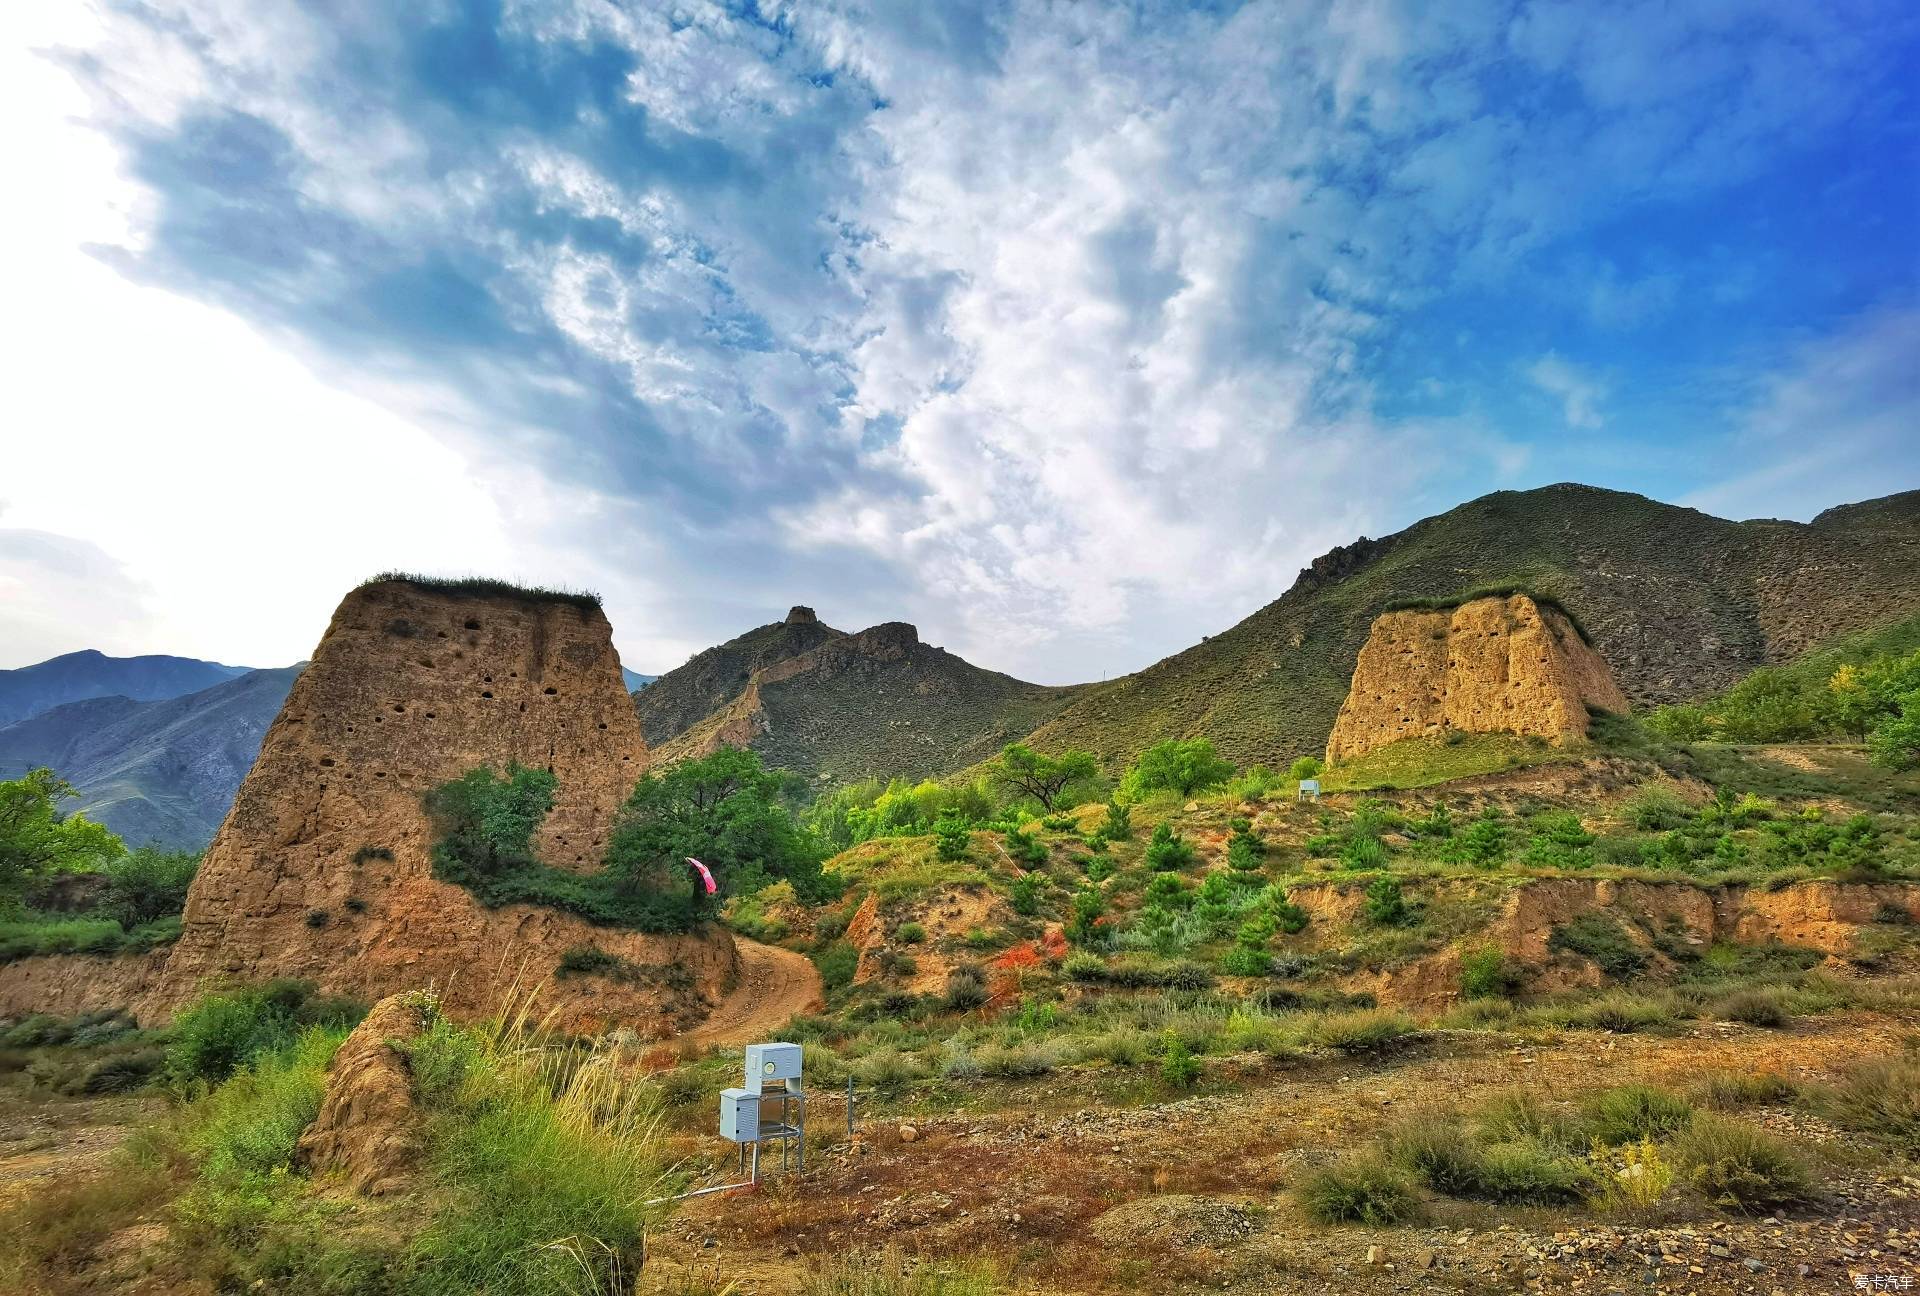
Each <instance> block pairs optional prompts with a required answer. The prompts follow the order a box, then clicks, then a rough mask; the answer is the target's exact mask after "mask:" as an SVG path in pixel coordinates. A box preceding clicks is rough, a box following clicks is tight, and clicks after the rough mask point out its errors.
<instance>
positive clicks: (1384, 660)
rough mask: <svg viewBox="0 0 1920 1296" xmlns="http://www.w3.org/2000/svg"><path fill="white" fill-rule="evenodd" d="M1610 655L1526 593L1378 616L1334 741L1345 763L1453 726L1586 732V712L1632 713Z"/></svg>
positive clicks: (1334, 757)
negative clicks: (1616, 679) (1449, 607)
mask: <svg viewBox="0 0 1920 1296" xmlns="http://www.w3.org/2000/svg"><path fill="white" fill-rule="evenodd" d="M1627 707H1628V703H1627V699H1626V696H1625V695H1624V694H1622V693H1621V691H1620V688H1619V686H1618V685H1617V684H1615V683H1614V680H1613V673H1612V671H1610V670H1609V669H1608V668H1607V663H1606V659H1605V658H1603V657H1601V656H1600V654H1599V653H1597V652H1595V651H1594V650H1593V649H1592V648H1589V647H1588V646H1587V644H1586V642H1585V641H1584V640H1583V639H1581V637H1580V634H1579V632H1578V631H1577V630H1576V629H1575V628H1574V626H1573V623H1572V622H1571V621H1570V620H1568V619H1567V616H1566V614H1565V613H1563V612H1561V611H1560V610H1559V609H1557V608H1553V607H1542V606H1541V605H1540V604H1538V603H1536V602H1534V600H1532V599H1531V598H1529V597H1527V596H1526V595H1525V594H1515V595H1512V596H1511V597H1508V598H1483V599H1474V600H1473V601H1472V602H1469V603H1463V604H1461V605H1460V606H1459V607H1457V608H1454V609H1452V610H1451V611H1446V610H1441V611H1409V612H1388V613H1385V614H1383V615H1381V616H1380V617H1378V618H1376V619H1375V621H1374V623H1373V629H1372V631H1371V633H1369V635H1368V636H1367V642H1366V644H1365V646H1364V647H1362V648H1361V649H1360V660H1359V662H1358V663H1357V664H1356V665H1355V667H1354V671H1353V682H1352V685H1351V686H1350V687H1349V689H1348V691H1347V700H1346V702H1345V703H1343V704H1342V705H1341V707H1340V715H1339V718H1338V719H1337V720H1335V722H1334V726H1333V733H1332V735H1331V736H1330V737H1329V738H1328V739H1327V760H1328V761H1329V762H1337V761H1341V760H1348V759H1351V758H1353V757H1355V756H1359V755H1361V754H1363V753H1365V752H1369V751H1372V750H1373V749H1375V748H1377V747H1384V746H1386V745H1387V744H1389V743H1394V742H1399V741H1401V740H1402V739H1405V738H1419V737H1426V736H1432V735H1436V734H1439V733H1442V732H1444V731H1445V730H1448V729H1454V730H1460V731H1462V732H1465V733H1513V734H1530V735H1537V736H1539V737H1542V738H1549V739H1552V740H1553V741H1555V742H1564V741H1567V740H1569V739H1576V738H1584V737H1586V734H1587V719H1588V714H1587V713H1588V709H1589V708H1592V709H1594V710H1598V711H1625V710H1627Z"/></svg>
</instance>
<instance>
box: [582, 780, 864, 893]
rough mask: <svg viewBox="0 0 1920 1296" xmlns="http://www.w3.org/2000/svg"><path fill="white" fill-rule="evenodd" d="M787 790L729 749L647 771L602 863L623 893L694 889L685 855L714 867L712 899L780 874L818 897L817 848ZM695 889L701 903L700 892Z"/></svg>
mask: <svg viewBox="0 0 1920 1296" xmlns="http://www.w3.org/2000/svg"><path fill="white" fill-rule="evenodd" d="M786 791H787V778H786V776H784V775H781V774H778V773H775V772H774V771H771V770H768V769H766V768H765V767H763V766H762V765H761V763H760V757H759V755H758V754H757V753H755V752H752V751H743V750H739V749H737V748H732V747H724V748H722V749H720V750H719V751H717V752H714V753H713V754H712V755H711V756H703V757H701V758H700V759H698V760H690V761H683V762H681V763H680V764H678V765H675V766H672V767H671V768H669V769H666V770H663V771H661V772H660V773H657V774H648V775H645V776H644V777H642V778H641V780H640V781H639V782H638V783H637V784H635V785H634V789H633V795H632V796H630V797H628V798H627V803H626V805H625V806H624V807H623V808H622V810H621V812H620V818H619V820H618V822H617V823H616V824H615V825H614V830H613V839H612V842H611V844H610V845H609V847H608V850H607V869H608V871H609V872H610V873H611V874H612V875H613V877H614V879H615V881H616V884H617V885H619V886H621V887H623V888H626V889H630V890H633V891H656V892H657V891H679V890H680V889H682V888H691V886H692V882H691V879H690V870H689V868H688V866H687V862H686V861H687V858H688V857H689V856H691V857H693V858H695V859H698V860H700V861H701V862H702V863H704V864H706V866H707V867H708V868H709V869H711V870H712V871H713V876H714V880H715V882H716V883H718V886H719V894H718V896H716V899H718V898H723V897H725V896H727V895H732V894H736V893H738V894H746V893H749V892H753V891H757V890H759V889H760V888H761V887H763V886H766V885H767V884H768V883H771V882H776V881H779V880H781V879H783V878H784V879H786V880H788V881H790V882H792V883H793V888H794V892H795V894H797V895H800V896H801V897H802V898H806V897H810V896H814V895H819V894H821V892H822V888H823V886H824V883H823V879H822V877H821V872H820V863H821V860H822V859H823V857H824V852H823V851H822V849H821V846H820V843H819V841H818V839H816V838H815V837H814V835H813V834H812V833H811V832H809V831H808V830H807V829H806V828H805V827H804V826H802V825H801V824H800V822H799V821H798V820H796V819H795V818H794V816H793V814H792V813H791V812H790V811H789V809H788V807H787V804H786ZM829 889H830V888H829ZM692 894H693V900H694V902H695V904H696V906H697V905H699V904H701V903H702V902H703V900H704V895H705V893H704V890H701V891H699V892H694V893H692Z"/></svg>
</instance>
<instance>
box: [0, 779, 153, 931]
mask: <svg viewBox="0 0 1920 1296" xmlns="http://www.w3.org/2000/svg"><path fill="white" fill-rule="evenodd" d="M78 795H79V793H77V792H75V791H74V790H73V788H72V786H71V785H70V784H68V783H67V781H66V780H65V779H62V778H61V777H60V776H59V775H57V774H55V773H54V772H53V771H52V770H50V769H36V770H30V771H28V772H27V774H26V775H25V776H24V777H22V778H17V779H12V780H9V781H6V782H0V911H6V910H12V909H15V908H17V907H18V906H19V903H20V896H21V893H22V892H24V891H25V890H26V889H27V888H28V887H30V886H32V885H33V884H34V883H36V882H40V881H43V880H44V879H46V878H50V877H53V876H55V875H56V874H60V873H84V872H89V871H91V870H93V869H97V868H99V867H100V866H101V865H103V864H105V863H106V862H107V861H108V860H112V859H116V858H118V857H119V856H121V855H123V854H125V853H126V849H127V848H126V844H125V843H123V842H122V841H121V840H120V839H119V838H118V837H116V836H114V835H113V833H111V832H109V831H108V830H107V829H106V827H104V826H103V825H101V824H97V823H94V822H93V821H92V820H90V819H85V818H82V817H81V816H79V815H72V816H68V815H65V814H63V813H61V810H60V803H61V802H62V801H67V800H71V799H72V798H74V797H76V796H78Z"/></svg>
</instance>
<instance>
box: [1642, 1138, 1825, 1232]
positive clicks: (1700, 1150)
mask: <svg viewBox="0 0 1920 1296" xmlns="http://www.w3.org/2000/svg"><path fill="white" fill-rule="evenodd" d="M1674 1156H1675V1159H1676V1160H1677V1161H1678V1162H1679V1164H1680V1169H1681V1173H1682V1175H1683V1177H1684V1178H1685V1180H1686V1182H1687V1183H1689V1184H1690V1185H1692V1186H1693V1187H1694V1188H1695V1189H1697V1190H1698V1191H1699V1192H1700V1194H1701V1195H1702V1196H1703V1197H1705V1198H1706V1199H1707V1200H1708V1201H1710V1202H1712V1203H1713V1204H1714V1205H1716V1206H1723V1207H1726V1208H1728V1209H1731V1210H1738V1211H1750V1212H1753V1213H1755V1214H1759V1213H1762V1212H1765V1211H1771V1210H1778V1209H1779V1208H1780V1207H1782V1206H1794V1205H1798V1204H1799V1203H1801V1202H1804V1201H1806V1200H1808V1199H1809V1198H1810V1197H1812V1195H1813V1175H1812V1172H1811V1171H1810V1170H1809V1169H1808V1168H1807V1163H1806V1161H1805V1160H1803V1159H1802V1158H1801V1157H1800V1156H1799V1154H1798V1153H1796V1152H1794V1151H1793V1149H1791V1148H1789V1147H1788V1146H1787V1145H1786V1144H1784V1143H1782V1142H1781V1141H1780V1140H1779V1139H1776V1138H1774V1137H1773V1136H1772V1135H1770V1134H1767V1133H1764V1132H1763V1131H1761V1130H1758V1129H1755V1128H1754V1127H1753V1126H1751V1125H1746V1124H1743V1123H1741V1122H1739V1121H1733V1120H1727V1119H1726V1118H1724V1117H1720V1116H1697V1117H1695V1118H1694V1119H1693V1120H1692V1121H1691V1122H1690V1123H1689V1124H1688V1126H1687V1128H1686V1131H1685V1133H1683V1134H1681V1135H1680V1137H1679V1138H1678V1139H1677V1140H1676V1141H1675V1143H1674Z"/></svg>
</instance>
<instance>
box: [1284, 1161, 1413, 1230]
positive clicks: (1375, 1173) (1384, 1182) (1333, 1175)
mask: <svg viewBox="0 0 1920 1296" xmlns="http://www.w3.org/2000/svg"><path fill="white" fill-rule="evenodd" d="M1295 1196H1296V1197H1297V1198H1298V1200H1299V1202H1300V1208H1301V1209H1302V1210H1303V1211H1305V1212H1306V1214H1307V1216H1308V1217H1309V1218H1310V1219H1313V1220H1316V1221H1318V1222H1319V1223H1322V1224H1368V1225H1372V1226H1375V1227H1380V1226H1383V1225H1389V1224H1400V1223H1404V1222H1406V1221H1408V1220H1412V1219H1416V1218H1418V1217H1419V1215H1420V1213H1421V1209H1420V1199H1419V1198H1418V1197H1417V1196H1416V1195H1415V1194H1414V1191H1413V1185H1412V1184H1410V1183H1408V1182H1407V1179H1406V1177H1405V1176H1404V1175H1402V1174H1401V1173H1400V1172H1399V1171H1398V1170H1395V1169H1394V1168H1393V1167H1392V1166H1390V1165H1388V1164H1387V1163H1386V1162H1384V1161H1382V1160H1380V1159H1379V1158H1377V1157H1371V1156H1361V1157H1352V1158H1349V1159H1347V1160H1345V1161H1341V1162H1339V1163H1337V1164H1335V1165H1331V1166H1328V1167H1327V1168H1325V1169H1323V1170H1317V1171H1315V1172H1314V1173H1312V1174H1310V1175H1308V1176H1307V1177H1306V1178H1305V1179H1303V1180H1302V1181H1301V1182H1300V1186H1299V1188H1298V1189H1296V1190H1295Z"/></svg>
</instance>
